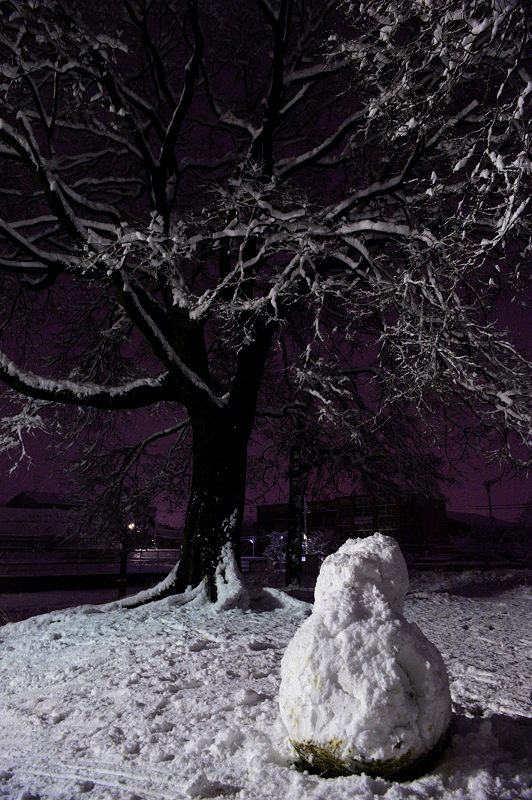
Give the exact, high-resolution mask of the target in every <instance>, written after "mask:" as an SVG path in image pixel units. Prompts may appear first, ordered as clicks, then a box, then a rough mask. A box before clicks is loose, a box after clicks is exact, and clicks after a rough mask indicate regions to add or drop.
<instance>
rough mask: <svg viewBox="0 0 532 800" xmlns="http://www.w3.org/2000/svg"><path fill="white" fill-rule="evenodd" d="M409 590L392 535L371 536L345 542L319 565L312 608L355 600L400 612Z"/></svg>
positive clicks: (323, 607)
mask: <svg viewBox="0 0 532 800" xmlns="http://www.w3.org/2000/svg"><path fill="white" fill-rule="evenodd" d="M407 589H408V571H407V568H406V564H405V560H404V558H403V555H402V553H401V550H400V549H399V545H398V544H397V542H396V541H395V539H392V537H391V536H383V535H382V534H381V533H374V534H373V536H368V537H367V538H365V539H348V540H347V542H345V544H343V545H342V546H341V547H340V548H339V549H338V550H337V551H336V552H335V553H333V554H332V555H330V556H328V557H327V558H326V559H325V561H324V562H323V564H322V567H321V570H320V574H319V575H318V580H317V582H316V589H315V592H314V598H315V599H314V609H315V610H316V611H319V610H321V609H323V610H325V609H326V608H330V607H331V605H336V606H337V607H338V605H341V606H343V605H344V604H345V603H348V604H349V603H350V602H353V601H355V599H357V600H358V601H359V602H361V603H362V604H364V605H367V603H371V604H375V607H377V606H380V605H381V600H382V601H384V602H385V604H387V605H388V606H389V607H390V608H391V609H392V610H393V611H395V612H398V613H400V612H401V611H402V609H403V603H404V599H405V596H406V592H407Z"/></svg>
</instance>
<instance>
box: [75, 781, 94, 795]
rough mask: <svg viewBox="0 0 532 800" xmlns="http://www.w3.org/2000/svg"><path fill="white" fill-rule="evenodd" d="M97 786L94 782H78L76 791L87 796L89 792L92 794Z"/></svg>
mask: <svg viewBox="0 0 532 800" xmlns="http://www.w3.org/2000/svg"><path fill="white" fill-rule="evenodd" d="M95 785H96V784H95V783H94V781H77V783H76V789H77V790H78V792H79V793H80V794H86V793H87V792H92V790H93V789H94V787H95Z"/></svg>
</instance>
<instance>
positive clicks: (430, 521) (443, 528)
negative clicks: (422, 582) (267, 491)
mask: <svg viewBox="0 0 532 800" xmlns="http://www.w3.org/2000/svg"><path fill="white" fill-rule="evenodd" d="M306 517H307V519H306V524H307V529H308V531H309V532H311V531H331V532H332V534H333V535H332V539H331V542H332V548H331V549H333V550H334V549H336V547H339V546H340V544H342V543H343V542H344V541H345V540H346V539H350V538H358V537H364V536H369V535H370V534H372V533H374V532H375V531H380V533H384V534H388V535H389V536H393V537H395V538H396V539H397V541H398V542H399V544H401V545H402V546H403V547H404V548H405V549H423V548H425V547H427V546H431V545H438V544H445V543H446V541H447V519H446V513H445V502H444V501H443V500H440V499H436V498H434V499H431V500H425V501H418V502H414V501H410V500H408V501H401V500H392V499H388V500H385V499H382V498H376V497H372V496H371V495H350V496H347V497H335V498H332V499H330V500H314V501H310V502H309V503H308V508H307V515H306ZM287 528H288V504H286V503H284V504H283V503H279V504H275V505H261V506H257V521H256V523H255V535H256V536H257V537H258V538H259V537H260V538H263V537H264V536H265V535H266V534H269V533H272V532H273V531H286V530H287Z"/></svg>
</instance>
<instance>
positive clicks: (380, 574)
mask: <svg viewBox="0 0 532 800" xmlns="http://www.w3.org/2000/svg"><path fill="white" fill-rule="evenodd" d="M407 588H408V573H407V569H406V565H405V562H404V559H403V556H402V554H401V551H400V549H399V547H398V545H397V543H396V542H395V540H394V539H392V538H390V537H388V536H382V535H381V534H374V535H373V536H370V537H368V538H366V539H359V540H349V541H347V542H346V543H345V544H344V545H343V546H342V547H341V548H340V549H339V550H338V551H337V552H336V553H334V554H333V555H331V556H329V557H328V558H327V559H326V560H325V561H324V563H323V566H322V568H321V571H320V574H319V577H318V581H317V583H316V591H315V603H314V610H313V613H312V615H311V616H310V617H309V618H308V619H307V620H306V621H305V622H304V623H303V625H302V626H301V627H300V628H299V630H298V631H297V632H296V634H295V636H294V638H293V639H292V641H291V642H290V643H289V645H288V648H287V650H286V653H285V655H284V657H283V661H282V665H281V688H280V709H281V717H282V719H283V722H284V724H285V726H286V728H287V730H288V734H289V737H290V740H291V742H292V744H293V746H294V748H295V749H296V751H297V752H298V753H299V755H300V756H301V757H302V758H303V759H304V761H306V762H307V763H309V764H311V765H313V766H314V767H315V768H317V769H319V770H320V771H324V772H330V773H336V774H341V773H348V772H361V771H364V772H368V773H369V774H374V775H393V774H397V773H400V772H402V771H404V770H405V769H407V768H408V767H411V766H412V765H413V764H415V763H416V762H418V761H419V760H420V759H422V758H424V757H425V756H426V755H427V754H428V753H430V752H431V751H432V750H433V749H434V748H435V747H436V745H437V744H438V743H439V742H440V740H441V739H442V737H443V735H444V734H445V732H446V730H447V728H448V725H449V722H450V718H451V700H450V694H449V681H448V678H447V673H446V670H445V666H444V664H443V661H442V658H441V656H440V654H439V652H438V651H437V650H436V648H435V647H434V645H432V644H431V643H430V642H429V641H428V640H427V639H426V638H425V637H424V636H423V634H422V633H421V631H420V630H419V628H418V627H417V626H416V625H414V624H412V623H409V622H407V621H406V619H405V618H404V616H403V614H402V610H403V602H404V598H405V595H406V591H407Z"/></svg>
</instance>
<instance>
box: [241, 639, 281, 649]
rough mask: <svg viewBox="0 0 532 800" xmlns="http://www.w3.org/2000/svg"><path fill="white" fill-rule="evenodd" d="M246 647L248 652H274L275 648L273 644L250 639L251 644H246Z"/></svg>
mask: <svg viewBox="0 0 532 800" xmlns="http://www.w3.org/2000/svg"><path fill="white" fill-rule="evenodd" d="M248 647H249V649H250V650H257V651H261V650H275V648H276V647H277V645H276V644H274V643H273V642H260V641H258V640H257V639H252V640H251V642H249V643H248Z"/></svg>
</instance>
